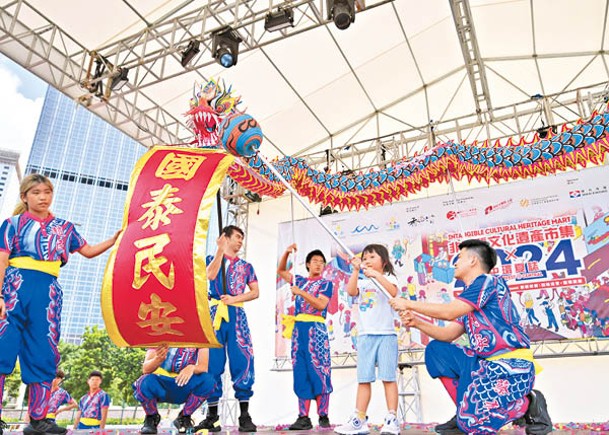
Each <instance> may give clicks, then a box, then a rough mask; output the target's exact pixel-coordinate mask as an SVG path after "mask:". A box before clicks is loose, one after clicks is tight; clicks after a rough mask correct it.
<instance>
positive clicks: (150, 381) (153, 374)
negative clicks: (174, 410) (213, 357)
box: [133, 345, 215, 434]
mask: <svg viewBox="0 0 609 435" xmlns="http://www.w3.org/2000/svg"><path fill="white" fill-rule="evenodd" d="M208 364H209V349H194V348H169V347H168V346H167V345H163V346H159V347H157V348H155V349H148V351H147V352H146V358H145V360H144V364H143V365H142V371H143V372H144V374H143V375H142V376H141V377H140V378H139V379H138V380H137V381H135V383H134V384H133V390H134V393H133V397H135V398H136V400H137V401H139V402H140V403H141V404H142V407H143V408H144V411H145V412H146V418H145V420H144V426H143V427H142V429H141V431H140V432H141V433H143V434H155V433H157V426H158V425H159V422H160V421H161V416H160V415H159V411H158V408H157V403H158V402H166V403H177V404H182V403H183V404H184V407H183V408H182V410H181V411H180V414H179V415H178V418H177V419H175V420H174V422H173V424H174V426H175V427H176V428H177V429H178V432H180V433H185V432H188V431H189V430H192V429H193V426H194V425H193V422H192V418H191V416H192V414H193V413H194V412H195V411H196V410H197V409H199V407H200V406H201V405H202V404H203V402H205V401H206V400H207V397H208V396H209V395H210V394H211V392H212V391H213V389H214V385H215V381H214V377H213V375H211V374H209V373H208V372H207V369H208Z"/></svg>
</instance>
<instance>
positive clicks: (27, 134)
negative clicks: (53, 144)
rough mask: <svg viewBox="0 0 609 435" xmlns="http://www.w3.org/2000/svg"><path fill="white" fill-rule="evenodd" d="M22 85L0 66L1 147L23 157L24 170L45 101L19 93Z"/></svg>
mask: <svg viewBox="0 0 609 435" xmlns="http://www.w3.org/2000/svg"><path fill="white" fill-rule="evenodd" d="M20 85H21V80H20V79H19V77H17V76H16V75H15V74H14V73H12V72H11V71H9V70H8V69H6V68H5V67H4V66H3V65H1V64H0V148H3V149H8V150H11V151H16V152H18V153H19V154H20V155H21V156H20V158H19V163H20V165H21V170H22V171H23V170H24V169H25V165H26V163H27V158H28V156H29V154H30V149H31V147H32V141H33V140H34V134H35V133H36V126H37V125H38V119H39V117H40V110H41V109H42V103H43V101H44V98H43V97H41V98H36V99H35V100H31V99H29V98H26V97H25V96H23V94H21V93H20V92H19V91H18V89H19V86H20Z"/></svg>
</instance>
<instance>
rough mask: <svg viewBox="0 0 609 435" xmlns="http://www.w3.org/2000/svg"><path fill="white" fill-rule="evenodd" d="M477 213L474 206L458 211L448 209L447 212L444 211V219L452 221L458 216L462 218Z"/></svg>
mask: <svg viewBox="0 0 609 435" xmlns="http://www.w3.org/2000/svg"><path fill="white" fill-rule="evenodd" d="M477 214H478V210H476V209H475V208H470V209H468V210H459V211H455V210H450V211H449V212H448V213H446V219H448V220H449V221H454V220H455V219H457V218H458V217H459V218H462V217H468V216H476V215H477Z"/></svg>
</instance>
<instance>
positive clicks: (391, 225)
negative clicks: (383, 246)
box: [385, 217, 400, 231]
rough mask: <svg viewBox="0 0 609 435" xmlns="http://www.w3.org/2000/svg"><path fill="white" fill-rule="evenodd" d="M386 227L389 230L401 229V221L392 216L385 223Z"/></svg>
mask: <svg viewBox="0 0 609 435" xmlns="http://www.w3.org/2000/svg"><path fill="white" fill-rule="evenodd" d="M385 229H387V231H395V230H399V229H400V223H399V222H398V220H397V219H396V218H395V217H391V218H390V219H389V220H388V221H387V222H386V223H385Z"/></svg>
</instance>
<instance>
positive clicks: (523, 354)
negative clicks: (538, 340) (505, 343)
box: [486, 349, 543, 375]
mask: <svg viewBox="0 0 609 435" xmlns="http://www.w3.org/2000/svg"><path fill="white" fill-rule="evenodd" d="M486 359H487V360H488V361H496V360H498V359H524V360H527V361H531V362H532V363H533V365H534V366H535V374H536V375H538V374H539V373H541V371H542V370H543V367H542V366H541V365H539V364H538V363H537V361H536V360H535V358H534V357H533V351H532V350H531V349H516V350H513V351H511V352H506V353H502V354H501V355H493V356H489V357H488V358H486Z"/></svg>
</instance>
